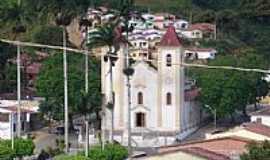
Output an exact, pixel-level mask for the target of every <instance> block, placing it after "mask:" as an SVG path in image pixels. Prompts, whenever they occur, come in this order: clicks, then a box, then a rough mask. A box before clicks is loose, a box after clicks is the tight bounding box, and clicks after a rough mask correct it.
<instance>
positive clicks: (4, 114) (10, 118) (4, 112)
mask: <svg viewBox="0 0 270 160" xmlns="http://www.w3.org/2000/svg"><path fill="white" fill-rule="evenodd" d="M37 109H38V102H37V101H22V104H21V118H22V121H21V122H22V124H21V127H22V133H24V132H27V131H29V130H30V128H31V126H30V121H31V115H34V114H35V113H37ZM16 126H17V102H16V101H10V100H1V101H0V139H1V138H2V139H10V138H11V135H12V128H13V133H14V134H15V133H16V130H17V128H16Z"/></svg>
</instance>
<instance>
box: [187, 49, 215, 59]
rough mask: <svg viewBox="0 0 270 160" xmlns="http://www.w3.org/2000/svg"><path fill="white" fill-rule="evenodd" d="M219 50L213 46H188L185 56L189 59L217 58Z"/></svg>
mask: <svg viewBox="0 0 270 160" xmlns="http://www.w3.org/2000/svg"><path fill="white" fill-rule="evenodd" d="M216 54H217V50H215V49H213V48H196V47H194V48H186V49H185V58H186V59H188V60H197V59H200V60H203V59H215V57H216Z"/></svg>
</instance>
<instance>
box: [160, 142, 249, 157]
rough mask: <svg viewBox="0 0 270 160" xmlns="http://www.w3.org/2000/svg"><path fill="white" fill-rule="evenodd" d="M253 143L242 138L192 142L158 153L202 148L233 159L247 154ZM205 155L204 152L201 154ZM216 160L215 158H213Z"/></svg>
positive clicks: (161, 150)
mask: <svg viewBox="0 0 270 160" xmlns="http://www.w3.org/2000/svg"><path fill="white" fill-rule="evenodd" d="M250 142H252V141H251V140H249V139H245V138H240V137H223V138H217V139H209V140H202V141H197V142H191V143H186V144H179V145H174V146H169V147H161V148H160V149H159V150H158V153H164V152H165V153H166V152H176V151H179V150H181V149H188V148H194V147H196V148H200V149H202V150H207V151H210V152H213V153H215V154H218V155H223V156H224V157H231V156H234V155H241V154H242V153H244V152H246V145H247V144H249V143H250ZM199 153H200V154H203V152H201V151H200V152H199ZM204 155H208V156H209V154H204ZM212 159H214V157H212Z"/></svg>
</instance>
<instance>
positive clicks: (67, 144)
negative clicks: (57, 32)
mask: <svg viewBox="0 0 270 160" xmlns="http://www.w3.org/2000/svg"><path fill="white" fill-rule="evenodd" d="M66 46H67V40H66V28H65V27H63V47H64V50H63V51H64V52H63V64H64V106H65V152H66V153H68V151H69V141H68V86H67V85H68V82H67V50H66Z"/></svg>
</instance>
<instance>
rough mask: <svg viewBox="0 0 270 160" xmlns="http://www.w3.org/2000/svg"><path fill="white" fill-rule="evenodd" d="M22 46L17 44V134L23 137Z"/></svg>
mask: <svg viewBox="0 0 270 160" xmlns="http://www.w3.org/2000/svg"><path fill="white" fill-rule="evenodd" d="M20 52H21V47H20V46H19V45H17V101H18V106H17V136H18V137H21V53H20Z"/></svg>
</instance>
